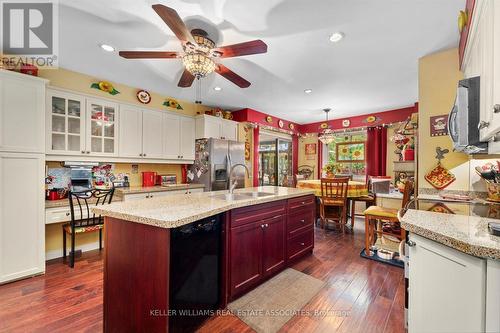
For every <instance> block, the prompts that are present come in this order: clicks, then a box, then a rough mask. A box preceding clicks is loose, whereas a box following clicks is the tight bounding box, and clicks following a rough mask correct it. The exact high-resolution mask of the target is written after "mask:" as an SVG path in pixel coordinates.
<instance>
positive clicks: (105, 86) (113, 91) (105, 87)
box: [90, 81, 120, 95]
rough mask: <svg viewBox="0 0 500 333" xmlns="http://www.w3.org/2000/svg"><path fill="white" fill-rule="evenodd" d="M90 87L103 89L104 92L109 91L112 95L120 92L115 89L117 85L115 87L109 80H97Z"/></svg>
mask: <svg viewBox="0 0 500 333" xmlns="http://www.w3.org/2000/svg"><path fill="white" fill-rule="evenodd" d="M90 88H94V89H98V90H101V91H104V92H107V93H109V94H111V95H117V94H119V93H120V92H119V91H118V90H116V89H115V87H113V85H112V84H111V83H110V82H108V81H99V82H96V83H92V84H91V85H90Z"/></svg>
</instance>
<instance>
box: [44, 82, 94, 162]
mask: <svg viewBox="0 0 500 333" xmlns="http://www.w3.org/2000/svg"><path fill="white" fill-rule="evenodd" d="M46 124H47V128H48V129H49V130H48V131H47V141H46V142H47V152H49V153H51V154H84V153H85V99H84V98H83V97H81V96H79V95H76V94H69V93H63V92H58V91H54V90H48V91H47V118H46Z"/></svg>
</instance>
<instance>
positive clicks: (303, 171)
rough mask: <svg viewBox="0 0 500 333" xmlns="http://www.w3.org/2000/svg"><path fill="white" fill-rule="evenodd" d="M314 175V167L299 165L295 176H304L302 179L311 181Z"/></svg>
mask: <svg viewBox="0 0 500 333" xmlns="http://www.w3.org/2000/svg"><path fill="white" fill-rule="evenodd" d="M313 173H314V166H311V165H299V166H298V167H297V175H302V176H304V179H306V180H307V179H311V176H312V175H313Z"/></svg>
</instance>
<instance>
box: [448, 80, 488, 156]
mask: <svg viewBox="0 0 500 333" xmlns="http://www.w3.org/2000/svg"><path fill="white" fill-rule="evenodd" d="M448 133H449V135H450V137H451V140H452V141H453V150H455V151H459V152H463V153H466V154H480V153H487V151H488V143H487V142H481V141H480V140H479V76H477V77H473V78H470V79H465V80H460V81H459V82H458V89H457V97H456V99H455V105H454V106H453V109H452V110H451V113H450V115H449V117H448Z"/></svg>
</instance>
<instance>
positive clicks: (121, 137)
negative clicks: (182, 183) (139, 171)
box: [46, 89, 195, 163]
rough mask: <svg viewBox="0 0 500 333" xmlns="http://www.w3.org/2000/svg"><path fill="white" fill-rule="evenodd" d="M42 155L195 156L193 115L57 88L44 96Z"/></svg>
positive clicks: (129, 158)
mask: <svg viewBox="0 0 500 333" xmlns="http://www.w3.org/2000/svg"><path fill="white" fill-rule="evenodd" d="M46 105H47V108H48V109H47V111H46V123H47V126H46V138H47V147H46V152H47V154H49V155H51V156H50V159H56V160H60V159H62V158H63V157H60V155H61V156H65V155H72V156H79V157H80V158H81V159H83V160H85V157H89V159H90V160H92V161H95V160H96V157H99V156H105V157H113V159H112V161H122V160H123V162H127V161H137V160H150V161H153V162H155V163H159V162H162V161H165V162H167V160H168V162H170V163H172V162H173V160H182V161H183V162H189V161H192V160H194V147H195V120H194V118H192V117H187V116H181V115H176V114H172V113H169V112H166V111H159V110H151V109H143V108H141V107H136V106H132V105H129V104H117V103H113V102H110V101H108V100H105V99H97V98H92V97H86V96H84V95H80V94H76V93H70V92H66V91H62V90H59V89H50V90H49V91H48V93H47V98H46Z"/></svg>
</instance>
